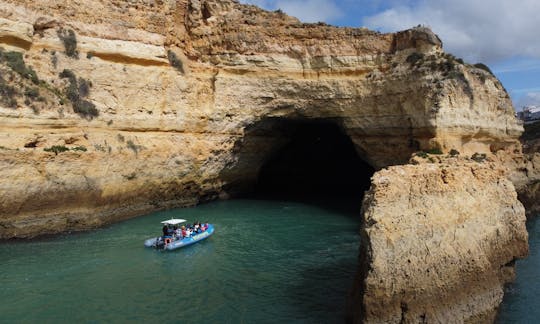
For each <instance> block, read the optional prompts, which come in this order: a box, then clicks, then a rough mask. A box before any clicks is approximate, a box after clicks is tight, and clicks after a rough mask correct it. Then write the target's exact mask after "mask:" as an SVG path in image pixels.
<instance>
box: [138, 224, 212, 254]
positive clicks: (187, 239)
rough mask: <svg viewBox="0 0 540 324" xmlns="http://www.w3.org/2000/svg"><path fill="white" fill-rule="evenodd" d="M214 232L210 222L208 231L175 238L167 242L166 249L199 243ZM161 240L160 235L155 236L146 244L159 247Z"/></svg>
mask: <svg viewBox="0 0 540 324" xmlns="http://www.w3.org/2000/svg"><path fill="white" fill-rule="evenodd" d="M212 234H214V225H212V224H208V228H207V229H206V231H204V232H202V233H197V234H193V235H191V236H190V237H185V238H183V239H181V240H175V241H173V242H171V243H169V244H167V246H165V247H164V249H165V250H169V251H172V250H176V249H179V248H182V247H184V246H188V245H191V244H194V243H197V242H199V241H202V240H204V239H207V238H209V237H210V236H211V235H212ZM159 240H160V237H154V238H151V239H148V240H146V241H144V246H146V247H158V244H159Z"/></svg>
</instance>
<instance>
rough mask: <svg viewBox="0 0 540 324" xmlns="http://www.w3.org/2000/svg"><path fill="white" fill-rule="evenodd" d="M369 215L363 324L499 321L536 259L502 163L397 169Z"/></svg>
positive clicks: (357, 294) (375, 194)
mask: <svg viewBox="0 0 540 324" xmlns="http://www.w3.org/2000/svg"><path fill="white" fill-rule="evenodd" d="M363 208H364V212H363V217H364V218H363V222H364V226H363V230H362V243H361V252H360V260H361V261H360V264H363V265H364V266H363V267H361V270H360V273H359V280H357V281H356V286H355V288H354V289H355V290H354V292H353V296H354V298H356V299H355V301H354V302H353V305H355V307H353V309H352V311H353V313H354V312H356V314H354V315H355V316H352V317H353V318H354V319H355V322H361V321H363V322H367V323H463V322H468V323H489V322H492V321H493V320H494V316H495V310H496V308H497V307H498V305H499V304H500V302H501V301H502V297H503V284H504V283H505V282H507V281H508V280H509V279H510V280H511V279H513V271H514V266H513V264H514V260H515V259H516V258H522V257H525V256H526V255H527V252H528V244H527V230H526V228H525V214H524V209H523V206H522V205H521V203H520V202H519V201H518V200H517V195H516V193H515V190H514V186H513V184H512V183H511V182H510V181H509V180H508V178H507V175H506V171H505V170H504V169H502V168H501V167H500V165H499V164H495V163H477V162H465V163H463V162H461V163H442V164H420V165H414V166H412V165H411V166H400V167H390V168H388V169H386V170H382V171H380V172H378V173H376V175H375V176H374V177H373V180H372V187H371V189H370V190H369V192H368V193H367V194H366V196H365V198H364V205H363ZM358 305H361V307H358ZM351 315H353V314H351Z"/></svg>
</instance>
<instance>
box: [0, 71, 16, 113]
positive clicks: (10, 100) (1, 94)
mask: <svg viewBox="0 0 540 324" xmlns="http://www.w3.org/2000/svg"><path fill="white" fill-rule="evenodd" d="M17 94H18V92H17V89H15V87H12V86H10V85H8V84H6V82H5V81H4V79H3V78H2V77H1V76H0V102H2V103H3V104H5V105H6V106H8V107H10V108H17V99H15V96H16V95H17Z"/></svg>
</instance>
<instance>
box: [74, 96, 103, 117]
mask: <svg viewBox="0 0 540 324" xmlns="http://www.w3.org/2000/svg"><path fill="white" fill-rule="evenodd" d="M73 111H75V112H76V113H77V114H79V115H83V116H84V117H88V118H90V119H92V118H94V117H97V116H99V111H98V110H97V108H96V105H94V104H93V103H91V102H90V101H88V100H79V101H76V102H73Z"/></svg>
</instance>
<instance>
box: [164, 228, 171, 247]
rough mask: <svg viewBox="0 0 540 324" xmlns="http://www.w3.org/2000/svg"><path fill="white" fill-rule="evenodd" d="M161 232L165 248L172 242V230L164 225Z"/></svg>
mask: <svg viewBox="0 0 540 324" xmlns="http://www.w3.org/2000/svg"><path fill="white" fill-rule="evenodd" d="M162 230H163V242H165V246H167V244H169V243H171V242H172V239H173V229H172V228H171V227H170V226H167V225H164V226H163V229H162Z"/></svg>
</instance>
